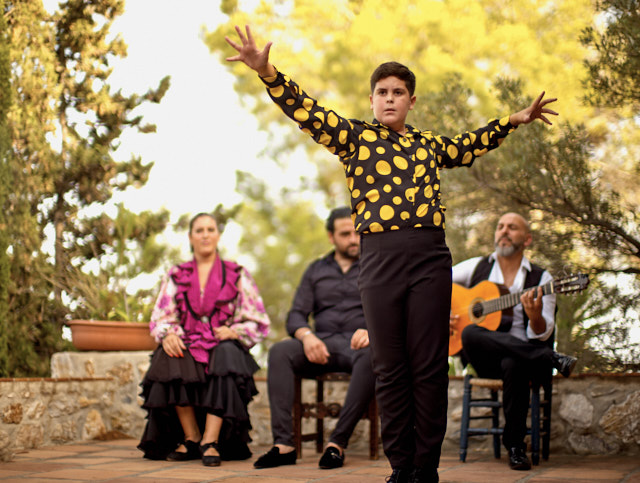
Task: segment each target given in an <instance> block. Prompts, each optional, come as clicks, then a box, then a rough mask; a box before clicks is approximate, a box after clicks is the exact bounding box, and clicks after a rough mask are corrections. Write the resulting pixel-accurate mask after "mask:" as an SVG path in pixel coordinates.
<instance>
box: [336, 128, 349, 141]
mask: <svg viewBox="0 0 640 483" xmlns="http://www.w3.org/2000/svg"><path fill="white" fill-rule="evenodd" d="M348 134H349V133H348V132H347V130H346V129H343V130H342V131H340V134H338V142H339V143H340V144H344V143H346V142H347V135H348Z"/></svg>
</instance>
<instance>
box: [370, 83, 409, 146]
mask: <svg viewBox="0 0 640 483" xmlns="http://www.w3.org/2000/svg"><path fill="white" fill-rule="evenodd" d="M369 100H370V101H371V109H373V115H374V116H375V118H376V119H377V120H378V121H380V122H381V123H382V124H385V125H387V126H389V127H390V128H391V129H393V130H394V131H396V132H399V133H401V134H404V121H405V119H406V118H407V114H408V113H409V111H410V110H411V109H413V106H414V104H415V103H416V96H411V95H409V90H408V89H407V85H406V84H405V82H404V81H403V80H401V79H399V78H397V77H395V76H390V77H385V78H384V79H380V80H379V81H378V82H376V86H375V88H374V89H373V94H372V95H370V96H369Z"/></svg>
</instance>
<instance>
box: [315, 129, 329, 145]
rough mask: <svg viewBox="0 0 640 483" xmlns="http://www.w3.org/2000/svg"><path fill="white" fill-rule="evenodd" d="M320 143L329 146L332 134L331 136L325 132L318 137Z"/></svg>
mask: <svg viewBox="0 0 640 483" xmlns="http://www.w3.org/2000/svg"><path fill="white" fill-rule="evenodd" d="M318 143H319V144H323V145H325V146H328V145H329V144H330V143H331V136H329V135H328V134H327V133H326V132H323V133H322V134H321V135H320V137H319V138H318Z"/></svg>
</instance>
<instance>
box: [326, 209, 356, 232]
mask: <svg viewBox="0 0 640 483" xmlns="http://www.w3.org/2000/svg"><path fill="white" fill-rule="evenodd" d="M338 218H351V208H349V207H347V206H341V207H340V208H334V209H333V210H331V213H329V218H327V223H326V225H325V227H326V228H327V231H328V232H329V233H333V232H334V230H335V229H336V220H337V219H338Z"/></svg>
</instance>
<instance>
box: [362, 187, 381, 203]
mask: <svg viewBox="0 0 640 483" xmlns="http://www.w3.org/2000/svg"><path fill="white" fill-rule="evenodd" d="M365 196H366V197H367V199H368V200H369V201H370V202H371V203H375V202H376V201H378V200H379V199H380V192H379V191H378V190H376V189H373V190H370V191H368V192H367V194H366V195H365Z"/></svg>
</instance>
